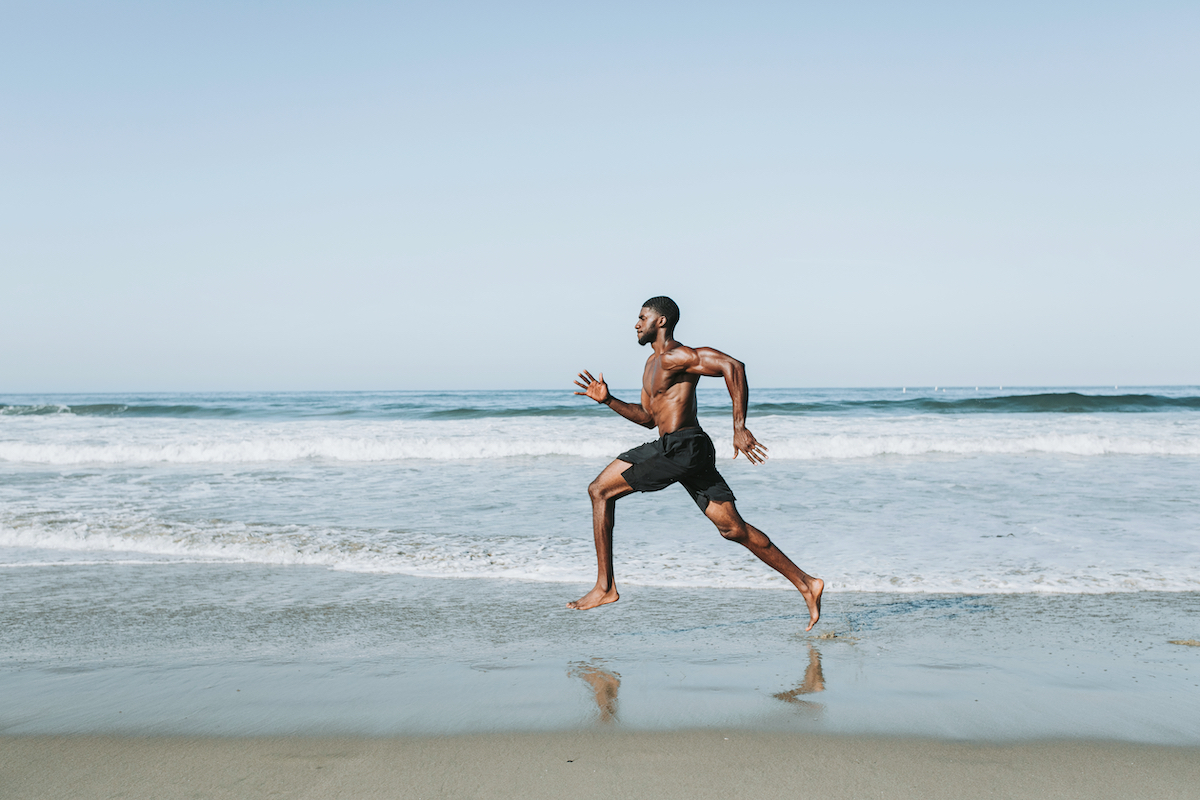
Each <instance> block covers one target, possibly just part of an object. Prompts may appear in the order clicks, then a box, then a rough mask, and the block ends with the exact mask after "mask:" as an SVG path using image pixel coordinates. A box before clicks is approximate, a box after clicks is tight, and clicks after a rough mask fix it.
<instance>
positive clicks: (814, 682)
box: [774, 644, 825, 713]
mask: <svg viewBox="0 0 1200 800" xmlns="http://www.w3.org/2000/svg"><path fill="white" fill-rule="evenodd" d="M823 691H825V673H824V672H822V671H821V653H820V651H818V650H817V648H815V647H813V646H812V645H811V644H810V645H809V646H808V667H807V668H806V669H805V670H804V680H803V681H801V683H800V685H799V686H797V687H796V688H795V689H791V690H789V691H786V692H779V693H778V694H776V695H774V697H775V698H776V699H778V700H782V701H783V702H785V703H791V704H792V705H795V706H798V707H800V708H802V709H804V710H806V711H811V712H816V713H820V712H821V711H824V710H825V706H823V705H821V704H820V703H813V702H811V701H809V700H801V699H800V695H802V694H816V693H817V692H823Z"/></svg>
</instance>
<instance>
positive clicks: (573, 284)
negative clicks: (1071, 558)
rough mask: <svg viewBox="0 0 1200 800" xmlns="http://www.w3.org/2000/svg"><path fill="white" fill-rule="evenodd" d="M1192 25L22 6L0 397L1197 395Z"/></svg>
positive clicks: (959, 13) (920, 12)
mask: <svg viewBox="0 0 1200 800" xmlns="http://www.w3.org/2000/svg"><path fill="white" fill-rule="evenodd" d="M1197 41H1200V4H1197V3H1195V2H1186V3H1185V2H1178V3H1169V2H1154V0H1149V1H1148V2H1136V3H1135V2H1127V3H1109V2H1087V3H1074V2H1056V3H1043V2H1038V3H1033V2H1010V3H992V4H983V3H961V2H947V3H932V2H912V3H883V2H880V3H870V2H849V3H829V2H821V3H818V2H803V1H802V0H793V1H792V2H786V3H785V2H780V3H759V2H740V3H723V4H718V3H704V2H687V3H683V2H680V3H665V2H658V3H656V2H639V3H620V2H609V3H603V4H600V3H591V4H584V3H517V2H506V3H460V2H439V3H421V4H405V3H371V2H338V3H332V2H329V3H304V2H288V3H283V2H244V1H243V2H221V1H220V0H212V1H211V2H204V3H189V2H173V3H161V2H153V3H150V2H148V3H121V2H87V3H61V2H54V1H53V0H46V1H42V2H24V1H17V2H11V1H10V2H5V3H3V4H2V5H0V392H3V393H9V392H74V391H79V392H100V391H112V392H123V391H230V390H355V389H363V390H368V389H514V388H555V387H559V386H563V387H565V388H573V387H571V384H570V382H571V379H572V377H573V376H574V374H575V373H576V372H577V371H578V370H579V369H581V368H584V367H586V368H588V369H590V370H592V371H593V372H596V371H603V372H604V373H605V375H606V378H607V379H608V380H609V382H610V384H612V385H614V386H622V387H628V386H635V385H637V383H638V381H639V376H640V372H641V364H642V362H643V360H644V358H645V356H646V355H648V352H647V351H646V350H642V349H639V348H638V347H637V343H636V340H635V336H634V332H633V324H634V322H635V320H636V317H637V313H638V310H639V308H640V306H641V303H642V302H643V301H644V300H645V299H647V298H648V297H650V296H653V295H659V294H667V295H670V296H672V297H673V298H675V300H676V301H677V302H678V303H679V305H680V307H681V308H682V319H681V322H680V325H679V328H678V331H677V335H678V338H679V339H680V340H681V341H683V342H684V343H686V344H690V345H694V346H700V345H705V346H711V347H716V348H718V349H720V350H723V351H725V352H728V353H730V354H732V355H734V356H735V357H737V358H739V359H741V360H742V361H744V362H746V364H747V373H748V376H749V379H750V383H751V386H752V387H753V386H755V385H758V386H773V387H790V386H794V387H816V386H902V385H907V386H922V385H935V384H940V385H943V386H966V385H970V386H976V385H988V386H999V385H1010V386H1019V385H1037V386H1067V385H1071V386H1092V385H1096V386H1100V385H1163V384H1176V385H1178V384H1200V357H1198V355H1197V342H1200V330H1198V328H1200V322H1198V320H1200V315H1198V314H1197V312H1196V306H1197V298H1198V297H1200V147H1198V146H1197V142H1200V102H1197V98H1200V47H1197V46H1196V42H1197Z"/></svg>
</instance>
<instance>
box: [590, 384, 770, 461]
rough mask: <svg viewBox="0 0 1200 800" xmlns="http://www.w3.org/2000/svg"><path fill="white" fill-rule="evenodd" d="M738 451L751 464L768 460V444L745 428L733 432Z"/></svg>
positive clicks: (736, 455)
mask: <svg viewBox="0 0 1200 800" xmlns="http://www.w3.org/2000/svg"><path fill="white" fill-rule="evenodd" d="M576 394H579V393H578V392H576ZM738 453H741V454H743V455H744V456H746V459H747V460H749V462H750V463H751V464H761V463H762V462H764V461H766V460H767V446H766V445H764V444H759V441H758V440H757V439H755V438H754V434H753V433H751V432H750V431H748V430H746V429H745V428H742V429H741V430H737V431H734V432H733V457H734V458H737V457H738Z"/></svg>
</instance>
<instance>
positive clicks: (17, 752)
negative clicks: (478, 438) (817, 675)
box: [0, 731, 1200, 800]
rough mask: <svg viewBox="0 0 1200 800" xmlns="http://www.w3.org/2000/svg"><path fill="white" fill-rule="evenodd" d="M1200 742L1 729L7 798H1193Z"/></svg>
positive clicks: (0, 770)
mask: <svg viewBox="0 0 1200 800" xmlns="http://www.w3.org/2000/svg"><path fill="white" fill-rule="evenodd" d="M1197 796H1200V748H1184V747H1168V746H1159V745H1137V744H1126V743H1102V742H1085V741H1053V742H1034V743H1021V744H1007V745H1005V744H978V743H972V744H966V743H953V742H944V741H933V740H922V739H908V738H864V737H836V736H812V735H804V734H771V733H745V732H738V731H723V732H722V731H698V732H673V733H605V732H600V733H597V732H586V733H585V732H571V733H561V734H545V733H542V734H494V735H481V736H452V737H432V738H431V737H424V738H415V737H414V738H395V739H344V738H341V739H334V738H260V739H218V738H203V739H201V738H120V737H105V736H78V737H0V797H3V798H4V800H24V799H25V798H50V797H53V798H109V797H122V798H133V799H135V800H136V799H137V798H146V799H147V800H150V798H154V800H170V798H259V797H262V798H266V797H271V798H323V799H325V798H460V797H462V798H467V797H471V798H475V797H486V798H520V799H521V800H532V799H533V798H542V797H545V798H578V799H582V798H593V797H595V798H610V797H655V798H696V797H700V798H705V797H713V798H717V797H720V798H775V797H779V798H785V797H786V798H797V797H822V798H856V799H857V798H867V797H870V798H876V797H883V798H921V799H922V800H932V799H934V798H947V799H948V800H949V799H951V798H952V799H953V800H961V798H978V797H989V798H990V797H997V798H1076V797H1078V798H1088V800H1096V798H1109V797H1111V798H1121V799H1122V800H1127V798H1130V797H1137V798H1190V797H1197Z"/></svg>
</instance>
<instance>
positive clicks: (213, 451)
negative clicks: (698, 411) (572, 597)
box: [0, 433, 1200, 465]
mask: <svg viewBox="0 0 1200 800" xmlns="http://www.w3.org/2000/svg"><path fill="white" fill-rule="evenodd" d="M646 438H651V437H650V436H643V437H640V438H639V437H634V438H623V439H615V438H609V437H604V438H593V437H581V438H572V437H546V438H538V437H511V436H488V435H483V434H481V435H475V436H454V437H436V436H435V437H411V438H409V437H396V438H386V437H353V436H332V435H330V436H312V437H309V436H303V435H301V436H263V435H257V436H249V437H246V438H240V437H239V438H236V439H234V438H228V439H222V438H216V439H212V440H209V441H193V442H166V443H143V444H129V443H105V444H76V443H32V442H0V462H19V463H25V464H56V465H72V464H113V465H115V464H138V463H175V464H221V463H252V462H271V463H288V462H299V461H335V462H384V461H402V460H406V459H432V460H463V459H498V458H517V457H529V456H571V457H580V458H612V457H614V456H615V455H616V454H618V453H620V452H622V451H623V450H626V449H628V448H629V447H631V446H633V445H636V444H639V443H640V442H641V441H642V440H644V439H646ZM713 438H714V441H715V443H716V445H717V448H718V452H723V451H724V450H727V449H729V447H730V445H729V442H728V441H727V440H725V439H724V438H722V437H721V436H714V437H713ZM769 441H770V444H769V447H770V456H771V458H773V459H785V460H805V461H807V460H818V459H849V458H872V457H878V456H889V455H895V456H920V455H930V454H953V455H976V454H1001V455H1015V454H1022V453H1029V454H1035V453H1050V454H1059V455H1070V456H1104V455H1147V456H1151V455H1156V456H1200V436H1197V435H1192V436H1173V437H1154V436H1118V435H1112V436H1107V435H1101V434H1092V433H1045V434H1038V435H1013V436H978V435H976V436H972V435H958V436H954V435H937V434H933V435H862V434H857V435H856V434H814V435H807V436H794V437H785V438H778V437H776V438H772V439H770V440H769Z"/></svg>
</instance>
